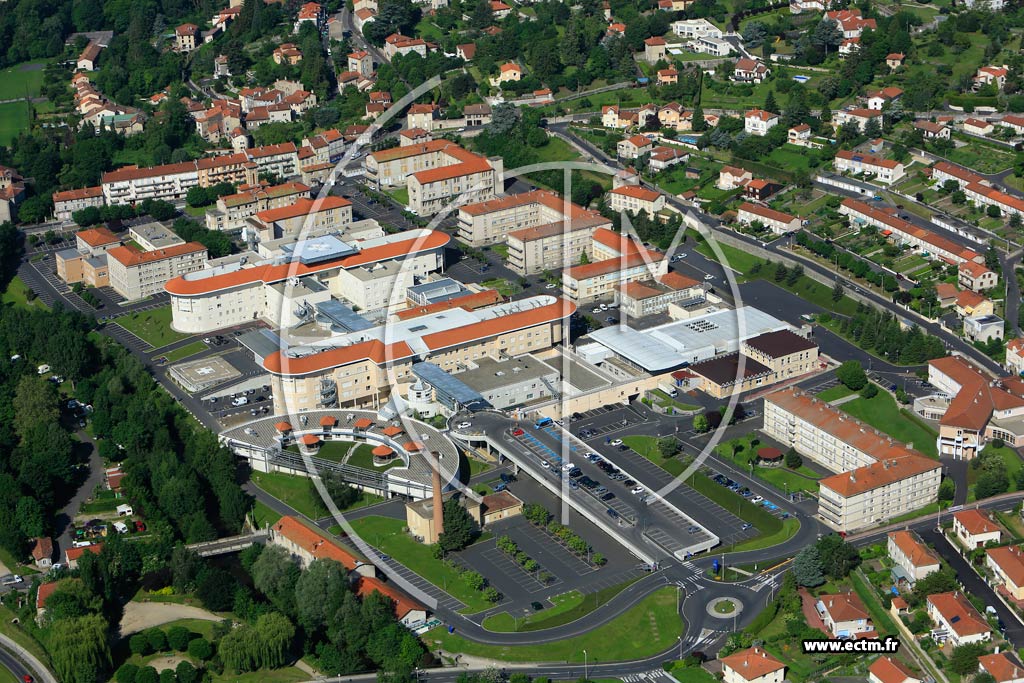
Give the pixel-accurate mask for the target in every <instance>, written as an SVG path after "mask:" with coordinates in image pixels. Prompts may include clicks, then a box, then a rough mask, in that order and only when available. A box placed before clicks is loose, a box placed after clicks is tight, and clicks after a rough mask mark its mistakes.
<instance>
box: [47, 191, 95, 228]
mask: <svg viewBox="0 0 1024 683" xmlns="http://www.w3.org/2000/svg"><path fill="white" fill-rule="evenodd" d="M103 205H104V201H103V188H102V187H99V186H98V185H97V186H96V187H83V188H82V189H80V190H65V191H64V192H54V193H53V217H54V218H56V219H57V220H59V221H69V220H71V215H72V214H73V213H75V212H76V211H81V210H82V209H85V208H88V207H90V206H95V207H100V206H103Z"/></svg>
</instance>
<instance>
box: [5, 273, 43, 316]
mask: <svg viewBox="0 0 1024 683" xmlns="http://www.w3.org/2000/svg"><path fill="white" fill-rule="evenodd" d="M28 292H29V289H28V286H27V285H26V284H25V282H24V281H23V280H22V279H21V278H20V277H18V276H17V275H15V276H14V278H13V279H12V280H11V282H10V284H9V285H7V290H6V291H5V292H4V293H3V294H2V295H0V304H3V305H5V306H6V305H7V304H10V305H12V306H17V307H19V308H32V307H36V308H46V304H44V303H43V302H42V301H40V300H39V299H33V300H32V302H31V303H30V302H29V300H28Z"/></svg>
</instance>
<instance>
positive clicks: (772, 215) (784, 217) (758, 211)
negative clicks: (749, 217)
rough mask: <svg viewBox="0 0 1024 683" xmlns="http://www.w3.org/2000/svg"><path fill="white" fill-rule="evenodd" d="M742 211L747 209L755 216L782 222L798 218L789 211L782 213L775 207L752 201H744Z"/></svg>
mask: <svg viewBox="0 0 1024 683" xmlns="http://www.w3.org/2000/svg"><path fill="white" fill-rule="evenodd" d="M740 211H746V212H747V213H752V214H754V215H755V216H760V217H761V218H767V219H768V220H772V221H780V222H782V223H792V222H793V221H795V220H798V219H797V217H796V216H790V215H789V214H788V213H782V212H781V211H776V210H775V209H769V208H768V207H767V206H761V205H760V204H751V203H750V202H743V203H742V204H740Z"/></svg>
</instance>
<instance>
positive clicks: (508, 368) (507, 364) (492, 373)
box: [455, 354, 558, 392]
mask: <svg viewBox="0 0 1024 683" xmlns="http://www.w3.org/2000/svg"><path fill="white" fill-rule="evenodd" d="M475 362H476V364H477V367H475V368H473V369H472V370H466V371H465V372H460V373H458V374H457V375H455V376H456V377H457V378H458V379H460V380H461V381H462V382H463V383H465V384H466V385H468V386H470V387H472V388H473V389H475V390H476V391H478V392H484V391H495V390H497V389H501V388H502V387H507V386H509V385H511V384H516V383H519V382H523V381H526V380H530V379H532V380H536V379H540V378H541V377H546V376H548V375H558V371H557V370H555V369H554V368H553V367H551V366H550V365H548V364H547V363H545V362H544V361H542V360H540V359H538V358H535V357H534V356H531V355H530V354H526V355H523V356H516V357H515V358H511V359H508V360H503V361H499V360H495V359H494V358H491V357H490V356H485V357H484V358H481V359H479V360H477V361H475Z"/></svg>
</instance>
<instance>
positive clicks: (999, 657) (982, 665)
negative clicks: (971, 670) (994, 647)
mask: <svg viewBox="0 0 1024 683" xmlns="http://www.w3.org/2000/svg"><path fill="white" fill-rule="evenodd" d="M978 672H979V673H987V674H989V675H990V676H992V678H994V679H995V680H996V683H1024V666H1021V664H1020V662H1018V661H1017V660H1016V659H1015V658H1014V657H1011V656H1010V655H1009V654H1008V653H1007V652H997V653H995V654H988V655H982V656H980V657H978Z"/></svg>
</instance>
